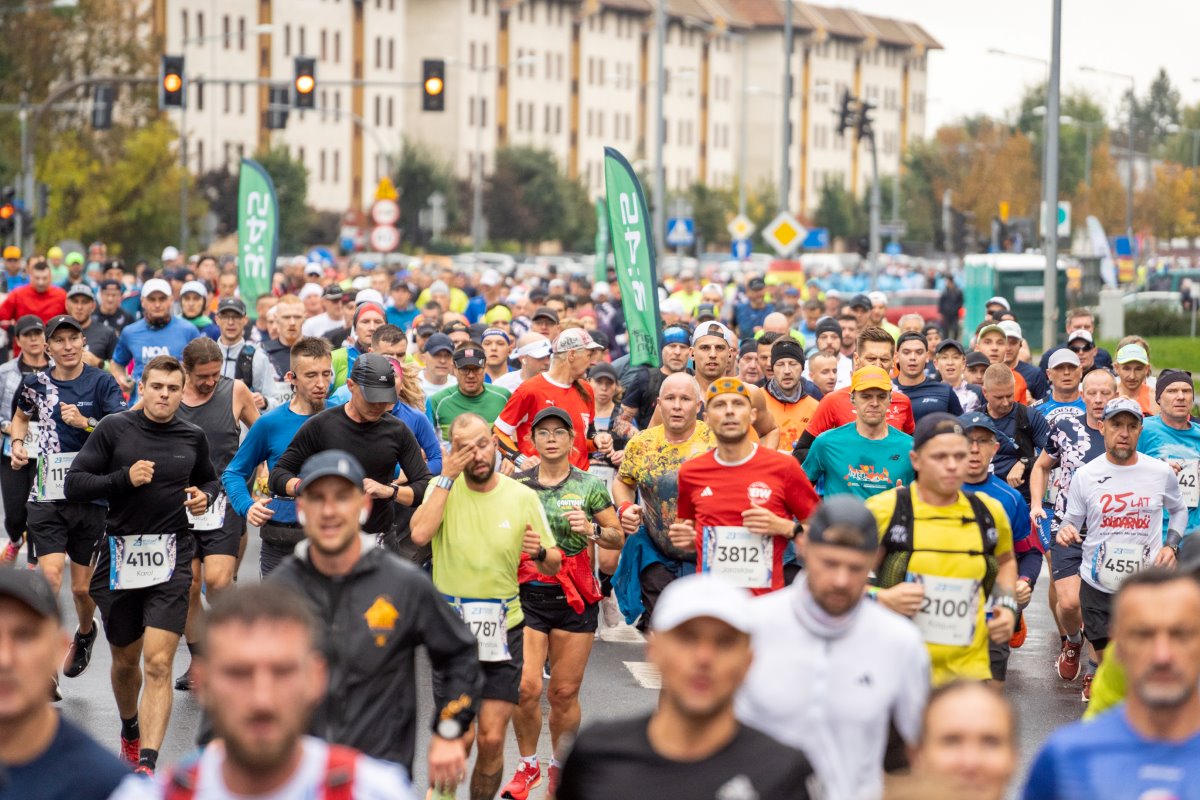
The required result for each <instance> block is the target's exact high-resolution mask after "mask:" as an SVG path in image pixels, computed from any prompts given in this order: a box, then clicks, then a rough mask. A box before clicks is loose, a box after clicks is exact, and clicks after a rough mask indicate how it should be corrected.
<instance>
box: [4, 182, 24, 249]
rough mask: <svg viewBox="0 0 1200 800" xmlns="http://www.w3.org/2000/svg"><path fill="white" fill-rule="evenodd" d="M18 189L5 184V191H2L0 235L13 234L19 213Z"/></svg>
mask: <svg viewBox="0 0 1200 800" xmlns="http://www.w3.org/2000/svg"><path fill="white" fill-rule="evenodd" d="M16 198H17V190H16V189H14V188H13V187H11V186H5V187H4V191H2V192H0V237H3V236H11V235H12V232H13V226H14V224H15V223H16V219H17V214H18V213H20V212H18V211H17V204H16Z"/></svg>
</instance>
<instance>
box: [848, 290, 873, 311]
mask: <svg viewBox="0 0 1200 800" xmlns="http://www.w3.org/2000/svg"><path fill="white" fill-rule="evenodd" d="M846 307H847V308H865V309H867V310H868V311H870V310H871V298H869V297H867V296H866V295H865V294H862V293H861V292H860V293H859V294H856V295H854V297H851V298H850V302H849V303H847V304H846Z"/></svg>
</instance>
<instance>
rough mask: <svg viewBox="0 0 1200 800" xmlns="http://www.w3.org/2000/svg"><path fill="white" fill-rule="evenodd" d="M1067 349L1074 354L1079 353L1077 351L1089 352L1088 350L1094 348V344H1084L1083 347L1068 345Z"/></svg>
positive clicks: (1090, 350)
mask: <svg viewBox="0 0 1200 800" xmlns="http://www.w3.org/2000/svg"><path fill="white" fill-rule="evenodd" d="M1067 349H1068V350H1070V351H1071V352H1072V353H1076V354H1079V353H1090V352H1092V351H1093V350H1095V349H1096V345H1094V344H1085V345H1084V346H1083V347H1068V348H1067Z"/></svg>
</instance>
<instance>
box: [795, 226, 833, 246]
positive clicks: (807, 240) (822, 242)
mask: <svg viewBox="0 0 1200 800" xmlns="http://www.w3.org/2000/svg"><path fill="white" fill-rule="evenodd" d="M800 246H801V247H803V248H804V249H805V250H827V249H828V248H829V228H810V229H809V231H808V235H807V236H805V237H804V243H803V244H802V245H800Z"/></svg>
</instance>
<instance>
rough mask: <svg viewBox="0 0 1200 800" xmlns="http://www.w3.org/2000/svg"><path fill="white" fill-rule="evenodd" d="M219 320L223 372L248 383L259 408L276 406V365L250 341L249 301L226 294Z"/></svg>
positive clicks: (221, 304)
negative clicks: (247, 332) (247, 321)
mask: <svg viewBox="0 0 1200 800" xmlns="http://www.w3.org/2000/svg"><path fill="white" fill-rule="evenodd" d="M216 323H217V329H218V330H220V332H221V336H220V338H219V339H217V346H218V347H220V348H221V375H222V376H224V377H226V378H236V379H237V380H239V381H241V382H242V383H244V384H246V388H247V389H249V390H250V393H251V395H252V396H253V397H254V405H255V406H257V407H258V410H259V411H264V410H266V409H267V408H274V407H275V406H276V405H277V404H279V398H278V396H277V395H278V390H277V388H276V384H275V368H274V367H272V366H271V359H270V357H269V356H267V352H266V351H265V350H264V349H262V348H261V347H255V346H254V345H252V344H250V343H249V342H247V341H246V338H245V334H246V304H245V303H244V302H242V300H241V298H239V297H222V298H221V301H220V302H219V303H217V314H216Z"/></svg>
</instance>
